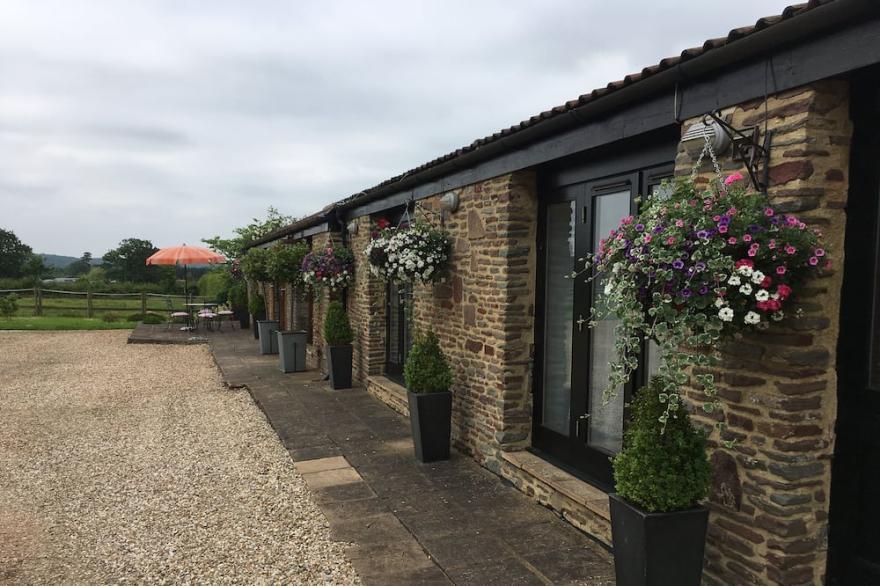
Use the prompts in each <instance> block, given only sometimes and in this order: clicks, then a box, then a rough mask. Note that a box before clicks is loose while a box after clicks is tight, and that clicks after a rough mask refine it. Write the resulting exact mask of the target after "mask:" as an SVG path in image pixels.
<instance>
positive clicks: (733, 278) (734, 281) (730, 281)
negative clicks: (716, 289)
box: [727, 275, 742, 287]
mask: <svg viewBox="0 0 880 586" xmlns="http://www.w3.org/2000/svg"><path fill="white" fill-rule="evenodd" d="M740 283H742V281H740V279H739V277H737V276H736V275H730V278H729V279H727V284H728V285H733V286H734V287H736V286H737V285H739V284H740Z"/></svg>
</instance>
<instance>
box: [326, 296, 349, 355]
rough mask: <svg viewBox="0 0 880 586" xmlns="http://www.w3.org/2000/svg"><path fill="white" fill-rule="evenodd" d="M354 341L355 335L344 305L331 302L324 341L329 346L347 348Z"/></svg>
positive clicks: (328, 308) (328, 307)
mask: <svg viewBox="0 0 880 586" xmlns="http://www.w3.org/2000/svg"><path fill="white" fill-rule="evenodd" d="M353 339H354V333H353V332H352V331H351V324H350V323H349V321H348V314H347V313H345V309H344V308H343V307H342V303H340V302H339V301H331V302H330V305H329V306H327V318H326V319H325V320H324V341H325V342H327V345H329V346H347V345H348V344H351V341H352V340H353Z"/></svg>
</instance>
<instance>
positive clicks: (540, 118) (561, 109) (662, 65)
mask: <svg viewBox="0 0 880 586" xmlns="http://www.w3.org/2000/svg"><path fill="white" fill-rule="evenodd" d="M835 1H836V0H809V2H806V3H803V4H795V5H792V6H788V7H787V8H785V10H783V11H782V14H779V15H776V16H765V17H764V18H759V19H758V21H757V22H756V23H755V24H754V25H752V26H744V27H740V28H735V29H733V30H732V31H730V32H729V33H728V35H727V36H726V37H721V38H717V39H709V40H707V41H706V42H705V43H703V44H702V45H701V46H699V47H693V48H691V49H685V50H684V51H682V52H681V54H680V55H677V56H675V57H667V58H666V59H661V60H660V62H659V63H657V64H656V65H650V66H648V67H645V68H644V69H642V70H641V71H640V72H638V73H631V74H629V75H627V76H625V77H624V78H623V79H620V80H617V81H612V82H610V83H609V84H607V85H606V86H605V87H601V88H596V89H594V90H593V91H591V92H589V93H586V94H583V95H581V96H578V97H577V98H576V99H574V100H569V101H568V102H565V103H564V104H561V105H559V106H556V107H554V108H551V109H549V110H545V111H544V112H541V113H540V114H536V115H534V116H532V117H531V118H529V119H528V120H523V121H521V122H519V123H518V124H514V125H513V126H509V127H507V128H505V129H503V130H499V131H498V132H496V133H494V134H492V135H490V136H485V137H483V138H479V139H477V140H475V141H473V142H472V143H471V144H469V145H467V146H464V147H461V148H459V149H456V150H454V151H452V152H451V153H447V154H445V155H443V156H441V157H437V158H436V159H433V160H431V161H428V162H427V163H424V164H422V165H419V166H418V167H414V168H413V169H410V170H409V171H406V172H405V173H401V174H400V175H397V176H395V177H392V178H390V179H386V180H385V181H383V182H381V183H379V184H378V185H375V186H373V187H371V188H369V189H366V190H364V191H361V192H359V193H357V194H355V195H352V196H350V197H348V198H346V199H344V200H342V202H340V203H345V202H348V201H350V200H353V199H356V198H360V197H362V196H364V195H365V194H369V193H371V192H373V191H375V190H378V189H381V188H383V187H386V186H388V185H391V184H393V183H396V182H398V181H400V180H401V179H403V178H404V177H409V176H411V175H415V174H417V173H420V172H422V171H425V170H427V169H430V168H431V167H435V166H437V165H439V164H440V163H445V162H447V161H449V160H452V159H454V158H456V157H459V156H461V155H464V154H466V153H470V152H472V151H475V150H477V149H480V148H482V147H485V146H486V145H488V144H491V143H493V142H495V141H497V140H499V139H501V138H504V137H507V136H510V135H512V134H515V133H517V132H520V131H522V130H525V129H526V128H530V127H533V126H536V125H538V124H541V123H543V122H544V121H546V120H549V119H551V118H556V117H558V116H561V115H563V114H566V113H567V112H569V111H571V110H574V109H575V108H578V107H580V106H583V105H584V104H587V103H588V102H592V101H595V100H598V99H599V98H603V97H605V96H607V95H608V94H611V93H613V92H615V91H617V90H620V89H622V88H624V87H627V86H630V85H632V84H634V83H637V82H639V81H642V80H644V79H646V78H648V77H651V76H653V75H656V74H658V73H660V72H661V71H665V70H667V69H671V68H672V67H675V66H677V65H678V64H680V63H683V62H685V61H690V60H691V59H694V58H696V57H699V56H701V55H703V54H705V53H707V52H709V51H713V50H715V49H719V48H721V47H724V46H726V45H729V44H731V43H734V42H736V41H738V40H740V39H743V38H745V37H748V36H750V35H752V34H754V33H756V32H759V31H762V30H764V29H767V28H770V27H772V26H774V25H776V24H779V23H780V22H782V21H784V20H788V19H790V18H794V17H796V16H798V15H800V14H803V13H805V12H808V11H810V10H813V9H815V8H817V7H819V6H822V5H824V4H830V3H832V2H835Z"/></svg>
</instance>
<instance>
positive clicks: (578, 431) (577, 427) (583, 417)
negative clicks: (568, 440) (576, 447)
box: [574, 413, 590, 436]
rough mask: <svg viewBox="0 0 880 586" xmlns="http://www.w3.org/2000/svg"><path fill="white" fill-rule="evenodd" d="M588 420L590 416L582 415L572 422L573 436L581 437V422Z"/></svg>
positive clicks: (587, 414)
mask: <svg viewBox="0 0 880 586" xmlns="http://www.w3.org/2000/svg"><path fill="white" fill-rule="evenodd" d="M589 418H590V414H589V413H584V414H583V415H581V416H580V417H578V418H577V419H575V421H574V435H575V436H580V435H581V421H586V420H587V419H589Z"/></svg>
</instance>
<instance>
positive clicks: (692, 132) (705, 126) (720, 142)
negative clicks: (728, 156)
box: [681, 119, 730, 155]
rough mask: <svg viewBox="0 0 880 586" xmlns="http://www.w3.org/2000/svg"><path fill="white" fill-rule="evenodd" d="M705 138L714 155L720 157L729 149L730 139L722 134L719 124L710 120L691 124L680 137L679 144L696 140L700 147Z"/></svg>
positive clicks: (722, 130) (722, 129)
mask: <svg viewBox="0 0 880 586" xmlns="http://www.w3.org/2000/svg"><path fill="white" fill-rule="evenodd" d="M707 138H708V139H709V144H711V145H712V150H713V151H715V154H716V155H722V154H724V153H725V152H726V151H727V149H728V148H730V137H729V136H728V135H727V133H726V132H724V128H723V127H722V126H721V124H719V123H718V122H716V121H715V120H712V119H703V120H700V121H698V122H694V123H693V124H691V125H690V127H689V128H688V129H687V130H686V131H685V133H684V134H683V135H682V137H681V142H690V141H693V140H698V141H700V145H702V144H703V143H704V141H705V140H706V139H707Z"/></svg>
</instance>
